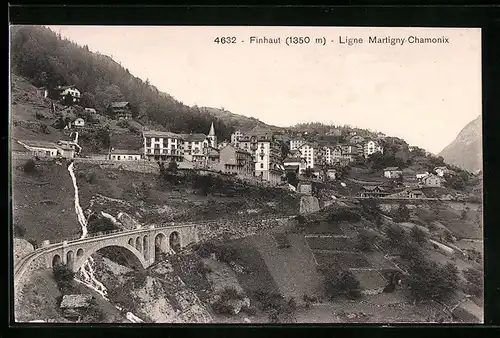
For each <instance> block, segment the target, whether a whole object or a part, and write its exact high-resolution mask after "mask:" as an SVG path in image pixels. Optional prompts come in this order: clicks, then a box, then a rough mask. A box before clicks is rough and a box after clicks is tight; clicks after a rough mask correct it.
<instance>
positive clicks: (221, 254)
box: [215, 245, 239, 264]
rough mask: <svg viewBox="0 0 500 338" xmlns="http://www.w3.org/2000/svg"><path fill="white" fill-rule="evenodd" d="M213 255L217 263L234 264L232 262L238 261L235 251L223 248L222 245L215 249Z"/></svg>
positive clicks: (230, 248) (226, 247)
mask: <svg viewBox="0 0 500 338" xmlns="http://www.w3.org/2000/svg"><path fill="white" fill-rule="evenodd" d="M215 255H216V257H217V259H218V260H219V261H221V262H224V263H227V264H229V263H231V262H234V261H236V260H238V258H239V255H238V252H237V251H236V249H234V248H232V247H229V246H223V245H220V246H217V247H216V250H215Z"/></svg>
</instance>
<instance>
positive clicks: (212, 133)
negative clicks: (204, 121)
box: [208, 122, 215, 136]
mask: <svg viewBox="0 0 500 338" xmlns="http://www.w3.org/2000/svg"><path fill="white" fill-rule="evenodd" d="M208 136H215V129H214V123H213V122H212V125H211V126H210V131H209V132H208Z"/></svg>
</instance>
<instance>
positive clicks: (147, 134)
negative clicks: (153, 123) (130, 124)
mask: <svg viewBox="0 0 500 338" xmlns="http://www.w3.org/2000/svg"><path fill="white" fill-rule="evenodd" d="M142 134H143V136H144V137H160V138H175V139H181V140H184V137H183V135H181V134H176V133H172V132H169V131H155V130H145V131H143V133H142Z"/></svg>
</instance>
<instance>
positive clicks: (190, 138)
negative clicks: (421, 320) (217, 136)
mask: <svg viewBox="0 0 500 338" xmlns="http://www.w3.org/2000/svg"><path fill="white" fill-rule="evenodd" d="M206 139H207V135H205V134H199V133H198V134H186V135H184V140H185V141H186V142H203V141H205V140H206Z"/></svg>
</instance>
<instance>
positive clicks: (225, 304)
mask: <svg viewBox="0 0 500 338" xmlns="http://www.w3.org/2000/svg"><path fill="white" fill-rule="evenodd" d="M244 298H245V296H244V295H242V294H240V293H239V292H238V290H236V289H235V288H232V287H226V288H224V290H222V292H221V294H220V297H219V299H218V300H217V301H216V302H215V303H213V304H212V308H213V310H214V311H215V312H217V313H219V314H232V302H234V301H237V300H243V299H244Z"/></svg>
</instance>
